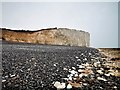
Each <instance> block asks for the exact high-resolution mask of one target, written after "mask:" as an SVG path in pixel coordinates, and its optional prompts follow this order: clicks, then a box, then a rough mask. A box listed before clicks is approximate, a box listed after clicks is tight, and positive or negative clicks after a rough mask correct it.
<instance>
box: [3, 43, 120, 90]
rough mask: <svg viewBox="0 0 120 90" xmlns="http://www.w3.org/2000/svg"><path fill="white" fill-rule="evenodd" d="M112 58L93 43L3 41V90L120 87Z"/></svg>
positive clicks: (105, 89) (118, 67)
mask: <svg viewBox="0 0 120 90" xmlns="http://www.w3.org/2000/svg"><path fill="white" fill-rule="evenodd" d="M111 60H112V61H116V58H115V60H114V58H109V57H107V56H106V55H104V54H103V53H101V52H100V51H99V50H98V49H95V48H91V47H77V46H76V47H75V46H72V47H71V46H54V45H38V44H26V43H22V44H21V43H8V42H3V43H2V90H120V65H119V64H120V63H119V61H120V59H119V58H117V61H118V63H117V64H118V65H117V64H115V65H113V66H111V64H109V63H111V62H112V61H111ZM112 63H113V62H112Z"/></svg>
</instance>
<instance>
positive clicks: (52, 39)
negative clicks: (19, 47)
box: [0, 28, 90, 47]
mask: <svg viewBox="0 0 120 90" xmlns="http://www.w3.org/2000/svg"><path fill="white" fill-rule="evenodd" d="M1 30H2V35H1V36H0V37H1V38H2V39H4V40H6V41H14V42H26V43H38V44H50V45H70V46H87V47H88V46H89V45H90V34H89V33H88V32H85V31H81V30H75V29H68V28H48V29H41V30H36V31H22V30H10V29H6V28H2V29H1Z"/></svg>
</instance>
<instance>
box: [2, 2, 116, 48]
mask: <svg viewBox="0 0 120 90" xmlns="http://www.w3.org/2000/svg"><path fill="white" fill-rule="evenodd" d="M2 27H6V28H11V29H12V28H15V29H26V30H38V29H42V28H53V27H58V28H70V29H78V30H83V31H87V32H89V33H90V35H91V37H90V43H91V46H92V47H97V48H98V47H99V48H100V47H110V48H113V47H114V48H115V47H118V3H117V2H76V3H75V2H56V3H55V2H44V3H43V2H26V3H25V2H4V3H2Z"/></svg>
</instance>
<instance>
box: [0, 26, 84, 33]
mask: <svg viewBox="0 0 120 90" xmlns="http://www.w3.org/2000/svg"><path fill="white" fill-rule="evenodd" d="M3 30H6V31H14V32H24V33H27V32H29V33H34V32H39V31H43V30H74V31H79V32H85V31H82V30H76V29H69V28H57V27H55V28H46V29H40V30H34V31H30V30H15V29H14V30H13V29H8V28H0V31H3Z"/></svg>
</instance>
